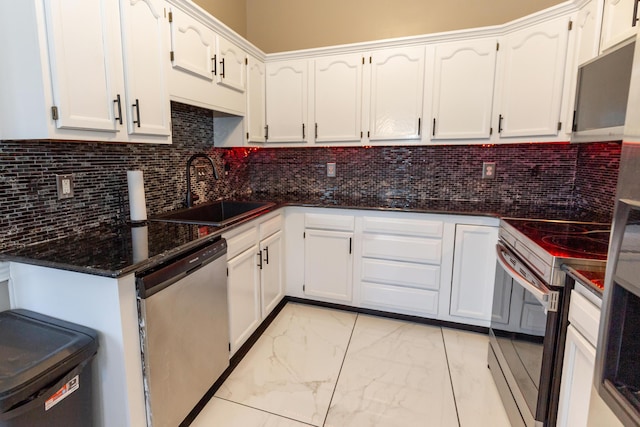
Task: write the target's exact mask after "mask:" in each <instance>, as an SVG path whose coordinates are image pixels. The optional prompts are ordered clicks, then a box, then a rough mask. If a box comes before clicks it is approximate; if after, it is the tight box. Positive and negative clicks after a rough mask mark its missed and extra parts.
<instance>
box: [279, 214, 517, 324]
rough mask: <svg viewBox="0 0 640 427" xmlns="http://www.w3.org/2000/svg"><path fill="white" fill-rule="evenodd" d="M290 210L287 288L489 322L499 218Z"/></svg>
mask: <svg viewBox="0 0 640 427" xmlns="http://www.w3.org/2000/svg"><path fill="white" fill-rule="evenodd" d="M286 218H287V219H286V227H287V229H286V259H287V262H286V266H285V271H286V273H285V282H286V294H287V295H289V296H292V297H297V298H305V299H311V300H317V301H323V302H329V303H336V304H343V305H349V306H352V307H360V308H367V309H373V310H380V311H386V312H390V313H397V314H405V315H412V316H420V317H425V318H431V319H439V320H445V321H450V322H458V323H466V324H472V325H478V326H487V325H488V324H489V321H490V317H491V303H492V298H493V286H494V278H495V266H496V261H495V255H494V254H495V243H496V241H497V226H498V223H499V220H498V219H497V218H490V217H474V216H465V215H443V214H427V213H424V214H423V213H413V212H382V211H373V210H355V209H354V210H348V209H327V208H304V207H292V208H287V213H286ZM463 222H464V224H463ZM456 230H457V233H456ZM522 303H523V301H522V298H521V301H520V304H521V305H522ZM507 305H508V302H507ZM507 316H508V314H507Z"/></svg>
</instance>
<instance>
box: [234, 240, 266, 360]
mask: <svg viewBox="0 0 640 427" xmlns="http://www.w3.org/2000/svg"><path fill="white" fill-rule="evenodd" d="M259 256H260V254H259V253H258V245H254V246H252V247H251V248H249V249H247V250H246V251H244V252H242V253H241V254H240V255H238V256H236V257H234V258H233V259H231V260H229V262H228V263H227V268H228V269H229V273H228V278H227V291H228V299H229V337H230V340H231V354H234V353H235V352H236V351H237V350H238V349H239V348H240V346H242V344H244V342H245V341H246V340H247V338H249V337H250V336H251V334H252V333H253V332H254V331H255V330H256V328H257V327H258V325H260V322H261V320H262V317H261V315H260V273H259V268H258V263H259V262H260V258H259Z"/></svg>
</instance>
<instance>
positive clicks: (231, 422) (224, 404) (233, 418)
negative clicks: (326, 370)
mask: <svg viewBox="0 0 640 427" xmlns="http://www.w3.org/2000/svg"><path fill="white" fill-rule="evenodd" d="M216 426H224V427H308V426H309V424H303V423H299V422H297V421H294V420H290V419H288V418H283V417H280V416H278V415H274V414H270V413H268V412H263V411H260V410H258V409H253V408H250V407H248V406H243V405H239V404H237V403H233V402H229V401H228V400H223V399H219V398H217V397H213V398H212V399H211V400H210V401H209V403H208V404H207V406H205V408H204V409H203V410H202V412H200V414H199V415H198V417H197V418H196V419H195V420H194V421H193V423H191V427H216Z"/></svg>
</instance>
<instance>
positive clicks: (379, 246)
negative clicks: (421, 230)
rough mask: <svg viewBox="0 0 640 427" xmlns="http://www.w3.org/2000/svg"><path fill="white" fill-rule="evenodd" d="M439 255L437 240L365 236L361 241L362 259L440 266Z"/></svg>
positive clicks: (440, 251) (439, 248)
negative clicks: (382, 259)
mask: <svg viewBox="0 0 640 427" xmlns="http://www.w3.org/2000/svg"><path fill="white" fill-rule="evenodd" d="M441 255H442V241H441V240H439V239H423V238H415V237H400V236H383V235H375V234H365V235H364V237H363V240H362V256H364V257H370V258H384V259H389V260H396V261H410V262H422V263H428V264H440V258H441Z"/></svg>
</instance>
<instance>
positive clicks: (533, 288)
mask: <svg viewBox="0 0 640 427" xmlns="http://www.w3.org/2000/svg"><path fill="white" fill-rule="evenodd" d="M496 252H497V258H498V263H499V264H500V265H501V266H502V268H503V269H504V271H505V272H506V273H507V274H508V275H509V276H510V277H511V278H512V279H513V280H515V281H516V282H518V284H519V285H520V286H522V287H523V288H525V289H526V290H527V291H528V292H530V293H531V294H532V295H533V296H534V297H535V298H536V299H537V300H538V302H539V303H540V304H542V306H543V307H544V308H545V310H549V311H556V310H557V307H556V304H553V303H552V304H550V300H551V299H552V297H553V296H554V295H553V294H554V292H552V291H551V290H549V289H548V288H546V287H545V286H543V285H541V284H535V283H532V282H530V281H529V280H527V278H526V277H525V276H523V275H522V274H520V272H518V271H517V270H516V269H515V268H513V266H511V265H510V264H509V262H508V261H507V260H506V259H505V258H504V255H503V252H506V253H509V249H507V248H506V247H504V245H502V244H500V243H498V244H497V245H496Z"/></svg>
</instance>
